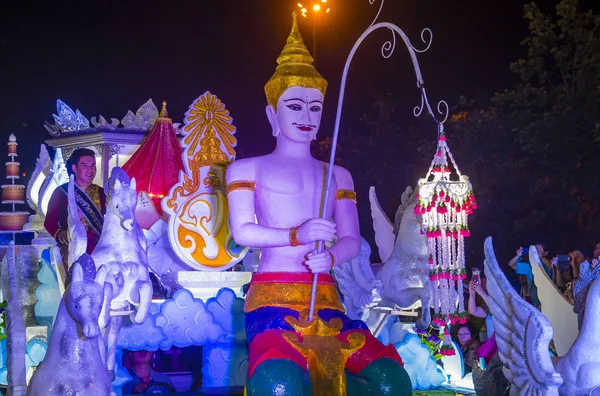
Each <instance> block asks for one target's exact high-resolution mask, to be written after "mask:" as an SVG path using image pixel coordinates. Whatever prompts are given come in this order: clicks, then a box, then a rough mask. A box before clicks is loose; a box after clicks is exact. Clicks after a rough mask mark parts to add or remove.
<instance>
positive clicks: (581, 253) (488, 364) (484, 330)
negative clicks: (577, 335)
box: [452, 243, 600, 395]
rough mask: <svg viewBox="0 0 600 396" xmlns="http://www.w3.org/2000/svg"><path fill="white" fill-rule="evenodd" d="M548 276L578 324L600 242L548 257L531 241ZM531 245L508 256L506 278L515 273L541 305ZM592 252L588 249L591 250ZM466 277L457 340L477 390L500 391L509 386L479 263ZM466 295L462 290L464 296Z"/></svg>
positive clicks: (596, 270) (526, 294)
mask: <svg viewBox="0 0 600 396" xmlns="http://www.w3.org/2000/svg"><path fill="white" fill-rule="evenodd" d="M534 246H535V249H536V251H537V254H538V256H539V258H540V261H541V263H542V266H543V269H544V272H543V275H544V276H546V277H547V278H548V279H549V280H550V281H552V283H553V284H554V285H555V287H556V289H557V297H558V295H559V294H558V293H561V294H562V295H563V296H564V297H565V298H566V299H567V300H568V301H569V302H570V303H571V304H572V305H573V310H574V312H575V313H577V315H578V325H579V327H581V324H582V322H583V317H584V314H585V301H586V298H587V291H588V288H589V285H590V284H591V283H592V281H594V280H595V279H596V278H598V277H599V275H600V266H599V265H598V262H599V258H600V243H598V244H596V246H595V247H594V249H593V251H592V252H589V251H588V250H586V249H585V248H576V249H573V250H572V251H570V252H568V253H567V254H561V255H556V256H554V257H553V258H550V257H552V256H550V254H549V249H548V247H547V246H546V245H545V244H544V243H537V244H535V245H534ZM528 250H529V249H528V248H525V247H519V248H518V249H517V251H516V254H515V256H514V257H513V258H512V259H511V260H510V261H509V263H508V266H509V270H508V271H509V273H506V275H507V277H508V278H511V277H512V278H513V279H518V282H513V287H514V288H515V290H516V291H517V293H519V295H520V296H521V297H522V298H523V299H524V300H526V301H527V302H529V303H530V304H531V305H533V306H535V307H536V308H538V309H540V310H542V311H543V307H542V304H541V302H540V300H539V298H538V293H537V287H536V282H535V281H536V280H535V278H534V276H533V271H532V268H531V263H530V262H529V254H528V253H529V251H528ZM590 253H591V254H590ZM471 272H472V275H471V277H470V279H469V282H468V291H465V292H466V293H468V312H469V320H468V322H467V323H466V324H462V325H459V326H458V327H456V328H455V329H453V332H452V333H453V334H454V336H455V339H456V342H457V344H458V346H459V348H460V350H461V352H462V355H463V360H464V363H465V372H466V373H467V372H472V373H473V382H474V385H475V391H476V392H477V394H482V395H483V394H485V395H504V394H507V389H508V387H509V383H508V381H507V380H506V379H505V378H504V375H503V373H502V363H501V362H500V359H499V357H498V353H497V352H498V350H497V347H496V343H495V333H494V327H493V321H492V315H491V314H490V311H489V309H488V305H487V303H488V293H487V282H486V277H485V273H484V272H483V268H482V267H479V268H478V267H475V268H473V269H472V271H471ZM465 297H466V296H465Z"/></svg>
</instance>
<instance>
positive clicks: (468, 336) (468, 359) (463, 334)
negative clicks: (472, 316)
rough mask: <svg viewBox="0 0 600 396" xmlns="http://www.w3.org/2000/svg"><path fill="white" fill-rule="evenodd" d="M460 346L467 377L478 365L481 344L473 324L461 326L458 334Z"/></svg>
mask: <svg viewBox="0 0 600 396" xmlns="http://www.w3.org/2000/svg"><path fill="white" fill-rule="evenodd" d="M456 335H457V338H458V344H459V345H460V351H461V352H462V356H463V361H464V363H465V375H466V374H468V373H470V372H471V371H473V367H474V366H475V365H476V364H478V362H479V356H477V349H478V348H479V347H480V346H481V343H480V342H479V340H478V339H477V332H476V331H475V326H473V324H472V323H468V322H467V323H465V324H461V325H459V327H458V332H457V334H456Z"/></svg>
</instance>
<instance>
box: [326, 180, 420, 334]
mask: <svg viewBox="0 0 600 396" xmlns="http://www.w3.org/2000/svg"><path fill="white" fill-rule="evenodd" d="M416 196H417V194H416V193H413V191H412V188H411V187H407V188H406V190H405V191H404V193H403V194H402V198H401V205H400V207H399V208H398V210H397V211H396V217H395V222H394V223H392V222H391V221H390V220H389V219H388V218H387V216H386V215H385V213H384V212H383V210H382V209H381V206H380V205H379V202H378V200H377V196H376V195H375V188H374V187H371V189H370V190H369V199H370V201H371V214H372V216H373V227H374V228H375V240H376V242H377V246H378V247H379V256H380V257H381V260H382V261H383V264H382V266H381V268H380V269H379V270H378V271H377V272H376V273H374V272H373V270H372V268H371V263H370V261H369V255H370V249H368V244H366V241H365V242H363V244H362V246H361V253H360V254H359V255H358V256H357V257H356V258H355V259H353V260H352V261H350V262H348V263H344V264H341V265H339V266H336V267H335V269H334V271H335V276H336V279H337V281H338V283H339V284H340V289H341V291H342V294H344V301H345V302H346V305H348V302H351V303H353V304H354V306H353V307H351V308H350V309H349V310H348V311H349V312H350V313H352V311H355V312H358V313H359V314H360V316H359V317H362V318H363V319H367V318H366V316H368V319H367V320H366V321H367V323H368V324H369V327H370V328H371V327H372V325H373V323H378V322H380V321H381V319H382V318H383V317H384V316H385V314H384V313H383V312H380V313H377V314H375V313H374V312H373V311H371V312H370V314H369V315H367V312H365V311H368V310H369V309H371V308H373V307H388V308H395V307H399V308H409V307H411V306H413V305H414V304H415V303H416V302H417V301H421V306H422V307H423V308H422V314H421V318H420V319H419V320H417V323H416V325H417V327H419V328H426V327H427V326H428V325H429V323H430V322H431V313H430V310H429V307H430V305H431V291H430V281H429V268H428V263H427V260H428V258H429V254H428V251H427V239H426V237H425V235H422V234H421V219H420V215H416V214H415V213H414V208H415V206H416V205H417V199H416ZM365 245H366V246H365ZM379 300H380V301H379ZM359 317H357V319H358V318H359Z"/></svg>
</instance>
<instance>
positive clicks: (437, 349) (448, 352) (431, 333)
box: [417, 325, 454, 361]
mask: <svg viewBox="0 0 600 396" xmlns="http://www.w3.org/2000/svg"><path fill="white" fill-rule="evenodd" d="M447 331H448V328H446V329H445V330H444V332H447ZM439 332H440V329H439V328H435V327H433V326H431V325H430V326H429V327H428V328H427V329H426V330H421V329H417V335H418V336H419V338H420V339H421V343H422V344H423V345H425V346H426V347H427V348H429V354H430V355H431V357H433V359H434V360H435V361H439V360H440V359H442V358H443V357H444V356H452V355H454V348H452V346H450V345H446V344H445V343H444V342H443V341H444V338H440V337H439ZM444 336H445V335H444Z"/></svg>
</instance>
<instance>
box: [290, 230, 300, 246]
mask: <svg viewBox="0 0 600 396" xmlns="http://www.w3.org/2000/svg"><path fill="white" fill-rule="evenodd" d="M299 245H300V241H299V240H298V227H292V228H290V246H299Z"/></svg>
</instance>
